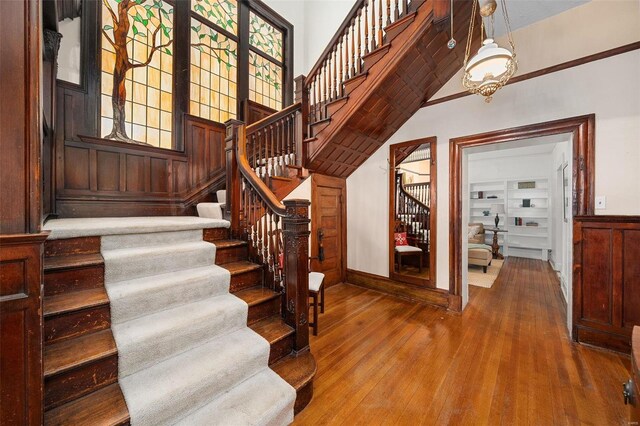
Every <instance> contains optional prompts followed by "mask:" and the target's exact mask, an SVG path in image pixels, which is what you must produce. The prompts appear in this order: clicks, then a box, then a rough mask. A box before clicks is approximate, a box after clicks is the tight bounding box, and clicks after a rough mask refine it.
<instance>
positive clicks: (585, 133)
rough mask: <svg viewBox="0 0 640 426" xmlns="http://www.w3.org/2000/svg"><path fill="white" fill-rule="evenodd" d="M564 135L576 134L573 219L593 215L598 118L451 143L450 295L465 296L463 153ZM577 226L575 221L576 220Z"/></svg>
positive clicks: (588, 117)
mask: <svg viewBox="0 0 640 426" xmlns="http://www.w3.org/2000/svg"><path fill="white" fill-rule="evenodd" d="M561 133H572V134H573V160H572V170H573V171H572V176H573V178H572V180H573V186H572V187H573V215H574V217H575V216H579V215H593V212H594V204H595V203H594V201H595V200H594V190H595V114H591V115H584V116H580V117H572V118H566V119H561V120H556V121H549V122H546V123H538V124H530V125H526V126H521V127H515V128H511V129H504V130H496V131H492V132H487V133H482V134H478V135H471V136H464V137H460V138H454V139H451V140H450V144H449V167H450V169H449V176H450V178H449V188H450V193H449V223H450V226H451V228H450V233H449V265H450V267H449V271H450V277H449V292H450V293H451V294H452V295H461V294H462V244H461V241H462V235H463V233H462V229H461V228H462V150H463V149H464V148H469V147H472V146H483V145H490V144H494V143H502V142H510V141H516V140H522V139H528V138H532V137H541V136H550V135H557V134H561ZM574 222H575V220H574Z"/></svg>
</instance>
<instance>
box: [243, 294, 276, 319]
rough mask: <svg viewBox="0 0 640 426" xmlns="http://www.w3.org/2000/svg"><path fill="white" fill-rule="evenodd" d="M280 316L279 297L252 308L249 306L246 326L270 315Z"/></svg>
mask: <svg viewBox="0 0 640 426" xmlns="http://www.w3.org/2000/svg"><path fill="white" fill-rule="evenodd" d="M279 314H280V297H275V298H273V299H269V300H265V301H264V302H262V303H258V304H256V305H253V306H249V315H248V318H247V323H248V324H254V323H256V322H258V321H260V320H263V319H265V318H269V317H270V316H272V315H279Z"/></svg>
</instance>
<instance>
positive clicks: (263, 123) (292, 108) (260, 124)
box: [246, 102, 302, 136]
mask: <svg viewBox="0 0 640 426" xmlns="http://www.w3.org/2000/svg"><path fill="white" fill-rule="evenodd" d="M298 110H300V111H301V110H302V103H301V102H296V103H295V104H292V105H289V106H288V107H286V108H285V109H283V110H282V111H278V112H276V113H275V114H271V115H270V116H268V117H265V118H263V119H262V120H260V121H257V122H255V123H253V124H251V125H250V126H247V127H246V136H249V135H251V134H252V133H255V132H257V131H258V130H260V129H262V128H264V127H267V126H268V125H270V124H273V123H275V122H277V121H278V120H281V119H282V118H284V117H286V116H287V115H290V114H291V113H293V112H296V111H298Z"/></svg>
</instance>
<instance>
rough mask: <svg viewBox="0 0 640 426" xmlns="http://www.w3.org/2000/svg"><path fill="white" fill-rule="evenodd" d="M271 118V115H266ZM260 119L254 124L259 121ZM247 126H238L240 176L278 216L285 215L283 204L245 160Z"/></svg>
mask: <svg viewBox="0 0 640 426" xmlns="http://www.w3.org/2000/svg"><path fill="white" fill-rule="evenodd" d="M268 118H271V117H268ZM262 121H265V120H261V121H259V122H258V123H256V124H259V123H261V122H262ZM246 129H247V127H246V126H245V125H244V124H241V125H239V126H238V130H237V131H238V144H237V145H236V156H237V160H238V171H239V172H240V173H242V176H244V178H245V179H246V180H247V182H249V184H250V185H251V186H252V187H253V189H255V190H256V192H257V193H258V194H259V195H260V198H262V199H263V200H264V202H265V203H267V206H268V207H269V208H270V209H271V210H273V212H274V213H276V214H278V216H285V215H286V209H285V207H284V204H282V203H281V202H280V200H278V199H277V198H276V196H275V194H274V193H273V192H271V190H270V189H269V187H268V186H267V185H266V184H265V183H264V182H263V181H262V179H260V178H259V177H258V175H257V174H256V173H255V172H254V171H253V169H252V168H251V166H250V165H249V161H248V160H247V131H246Z"/></svg>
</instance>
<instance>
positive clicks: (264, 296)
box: [233, 286, 280, 306]
mask: <svg viewBox="0 0 640 426" xmlns="http://www.w3.org/2000/svg"><path fill="white" fill-rule="evenodd" d="M233 295H234V296H236V297H239V298H240V299H242V300H244V301H245V302H246V303H247V305H249V306H254V305H257V304H260V303H262V302H264V301H267V300H271V299H274V298H276V297H279V296H280V293H276V292H275V291H273V290H271V289H269V288H264V287H262V286H256V287H249V288H246V289H244V290H240V291H238V292H236V293H234V294H233Z"/></svg>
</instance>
